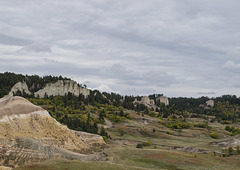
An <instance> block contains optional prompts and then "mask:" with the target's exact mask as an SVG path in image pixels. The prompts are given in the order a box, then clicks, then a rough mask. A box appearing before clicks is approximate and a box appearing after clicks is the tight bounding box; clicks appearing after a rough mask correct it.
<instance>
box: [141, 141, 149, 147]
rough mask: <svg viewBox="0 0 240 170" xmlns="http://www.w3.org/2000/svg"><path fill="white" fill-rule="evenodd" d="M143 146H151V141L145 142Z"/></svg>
mask: <svg viewBox="0 0 240 170" xmlns="http://www.w3.org/2000/svg"><path fill="white" fill-rule="evenodd" d="M142 146H151V141H147V142H143V143H142Z"/></svg>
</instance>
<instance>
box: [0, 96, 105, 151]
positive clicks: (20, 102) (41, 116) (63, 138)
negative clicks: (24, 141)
mask: <svg viewBox="0 0 240 170" xmlns="http://www.w3.org/2000/svg"><path fill="white" fill-rule="evenodd" d="M17 138H20V139H21V138H33V139H36V140H38V141H39V142H41V143H43V144H45V145H52V146H56V147H61V148H64V149H68V150H71V151H77V152H80V153H89V152H90V151H91V150H92V149H93V148H92V146H91V144H90V143H89V141H88V142H86V141H87V140H85V139H84V136H79V134H76V133H75V132H74V131H72V130H70V129H68V128H67V126H64V125H61V124H60V123H58V122H57V121H56V120H55V119H53V118H52V117H51V116H50V115H49V113H48V112H47V111H46V110H44V109H42V108H41V107H38V106H35V105H33V104H32V103H30V102H29V101H28V100H26V99H24V98H22V97H12V98H9V99H7V100H4V101H1V102H0V144H14V143H15V142H16V139H17ZM95 139H97V141H96V140H95V141H94V144H96V143H97V144H98V146H102V145H105V142H104V141H103V139H102V138H101V137H99V136H98V135H96V138H95Z"/></svg>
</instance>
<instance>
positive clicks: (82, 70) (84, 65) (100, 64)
mask: <svg viewBox="0 0 240 170" xmlns="http://www.w3.org/2000/svg"><path fill="white" fill-rule="evenodd" d="M239 18H240V1H239V0H221V1H219V0H201V1H193V0H146V1H138V0H121V1H119V0H101V1H100V0H88V1H83V0H68V1H65V0H45V1H37V0H24V1H20V0H11V1H6V0H0V72H5V71H9V72H16V73H23V74H38V75H41V76H43V75H62V76H66V77H71V78H72V79H74V80H76V81H77V82H78V83H80V84H81V83H84V84H86V85H87V86H88V87H89V88H97V89H100V90H103V91H108V92H109V91H114V92H117V93H121V94H128V95H147V94H153V93H163V94H165V95H167V96H192V97H199V96H220V95H223V94H235V95H237V96H239V95H240V20H239Z"/></svg>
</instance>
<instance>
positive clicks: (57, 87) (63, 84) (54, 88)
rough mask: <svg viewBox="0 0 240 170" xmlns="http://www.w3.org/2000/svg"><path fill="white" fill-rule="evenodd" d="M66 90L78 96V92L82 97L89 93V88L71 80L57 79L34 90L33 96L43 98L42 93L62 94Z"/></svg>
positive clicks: (50, 94) (65, 92) (49, 94)
mask: <svg viewBox="0 0 240 170" xmlns="http://www.w3.org/2000/svg"><path fill="white" fill-rule="evenodd" d="M68 92H70V93H72V94H73V95H75V96H79V94H83V95H84V97H87V96H88V95H89V94H90V90H89V89H86V88H83V87H80V86H79V85H78V84H77V82H75V81H72V80H58V81H57V82H56V83H48V84H47V85H46V86H45V87H44V88H43V89H40V90H39V91H37V92H35V93H34V95H35V97H40V98H44V95H45V94H47V95H48V96H57V95H60V96H64V95H65V94H68Z"/></svg>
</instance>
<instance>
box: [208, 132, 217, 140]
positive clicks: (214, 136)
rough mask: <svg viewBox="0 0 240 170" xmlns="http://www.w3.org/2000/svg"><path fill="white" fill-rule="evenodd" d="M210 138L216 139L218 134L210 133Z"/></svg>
mask: <svg viewBox="0 0 240 170" xmlns="http://www.w3.org/2000/svg"><path fill="white" fill-rule="evenodd" d="M210 136H211V137H212V138H214V139H217V138H218V134H217V133H214V132H211V133H210Z"/></svg>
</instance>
